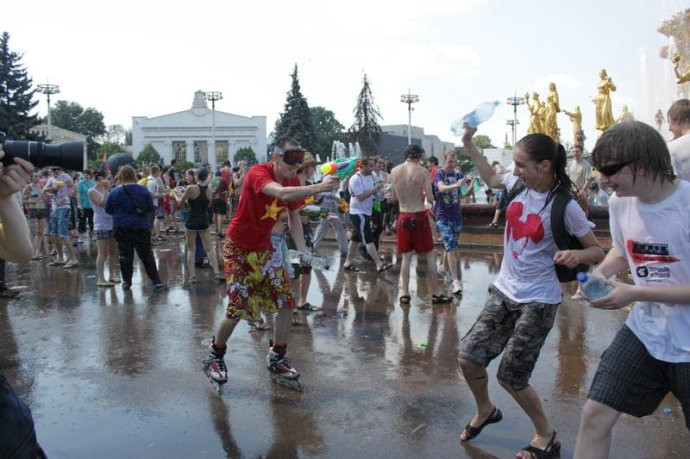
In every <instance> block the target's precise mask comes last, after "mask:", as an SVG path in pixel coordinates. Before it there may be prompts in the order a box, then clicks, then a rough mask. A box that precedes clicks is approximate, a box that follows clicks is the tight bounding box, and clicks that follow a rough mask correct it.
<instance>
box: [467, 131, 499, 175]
mask: <svg viewBox="0 0 690 459" xmlns="http://www.w3.org/2000/svg"><path fill="white" fill-rule="evenodd" d="M475 132H477V128H472V127H469V126H468V125H465V134H464V135H463V136H462V145H463V147H465V151H466V152H467V154H468V155H469V156H470V159H471V160H472V162H473V163H474V165H475V166H477V170H478V171H479V175H480V176H481V177H482V180H484V183H486V185H487V186H488V187H489V188H500V186H501V179H502V177H501V176H500V175H498V174H496V171H495V170H494V168H493V167H491V164H489V162H488V161H487V160H486V158H485V157H484V156H483V155H482V154H481V152H480V151H479V149H477V147H476V146H475V145H474V143H473V142H472V136H474V133H475Z"/></svg>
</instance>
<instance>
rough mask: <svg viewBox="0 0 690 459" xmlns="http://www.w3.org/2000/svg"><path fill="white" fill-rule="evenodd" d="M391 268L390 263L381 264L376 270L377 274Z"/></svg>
mask: <svg viewBox="0 0 690 459" xmlns="http://www.w3.org/2000/svg"><path fill="white" fill-rule="evenodd" d="M392 267H393V264H392V263H385V262H384V263H383V264H382V265H381V267H380V268H376V272H377V273H382V272H384V271H385V270H387V269H391V268H392Z"/></svg>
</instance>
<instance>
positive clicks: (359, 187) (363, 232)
mask: <svg viewBox="0 0 690 459" xmlns="http://www.w3.org/2000/svg"><path fill="white" fill-rule="evenodd" d="M373 170H374V159H373V158H362V168H361V170H360V171H359V172H357V173H356V174H354V175H353V176H352V177H350V182H349V184H348V187H349V188H350V196H351V197H350V221H351V222H352V226H353V231H352V238H351V239H350V244H349V245H348V248H347V257H346V258H345V263H344V264H343V268H345V270H346V271H359V268H357V267H356V266H355V265H354V264H353V259H354V257H355V254H356V253H357V247H359V244H360V243H361V244H364V246H365V247H366V249H367V253H368V254H369V256H370V257H371V259H372V260H374V263H376V270H377V271H378V272H382V271H385V270H386V269H389V268H391V267H392V266H393V265H391V264H390V263H386V262H384V261H383V260H382V259H381V257H379V254H378V252H377V251H376V245H375V244H374V235H373V232H372V230H371V213H372V208H373V207H374V195H375V194H376V193H377V192H378V191H380V190H381V189H383V183H380V182H378V183H377V178H376V174H374V173H373Z"/></svg>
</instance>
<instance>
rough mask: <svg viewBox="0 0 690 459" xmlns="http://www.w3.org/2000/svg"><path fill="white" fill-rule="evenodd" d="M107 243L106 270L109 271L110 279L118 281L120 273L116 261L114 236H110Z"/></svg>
mask: <svg viewBox="0 0 690 459" xmlns="http://www.w3.org/2000/svg"><path fill="white" fill-rule="evenodd" d="M107 243H108V271H109V272H110V280H113V281H118V282H119V280H120V273H119V271H118V268H119V267H118V262H117V247H116V245H115V238H110V239H108V240H107Z"/></svg>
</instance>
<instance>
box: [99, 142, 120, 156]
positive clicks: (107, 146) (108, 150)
mask: <svg viewBox="0 0 690 459" xmlns="http://www.w3.org/2000/svg"><path fill="white" fill-rule="evenodd" d="M124 151H125V146H124V145H122V144H121V143H117V142H105V143H104V144H103V145H100V146H99V147H98V157H99V158H100V157H102V156H103V155H104V154H105V156H106V158H107V157H108V156H110V155H112V154H113V153H120V152H124Z"/></svg>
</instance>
